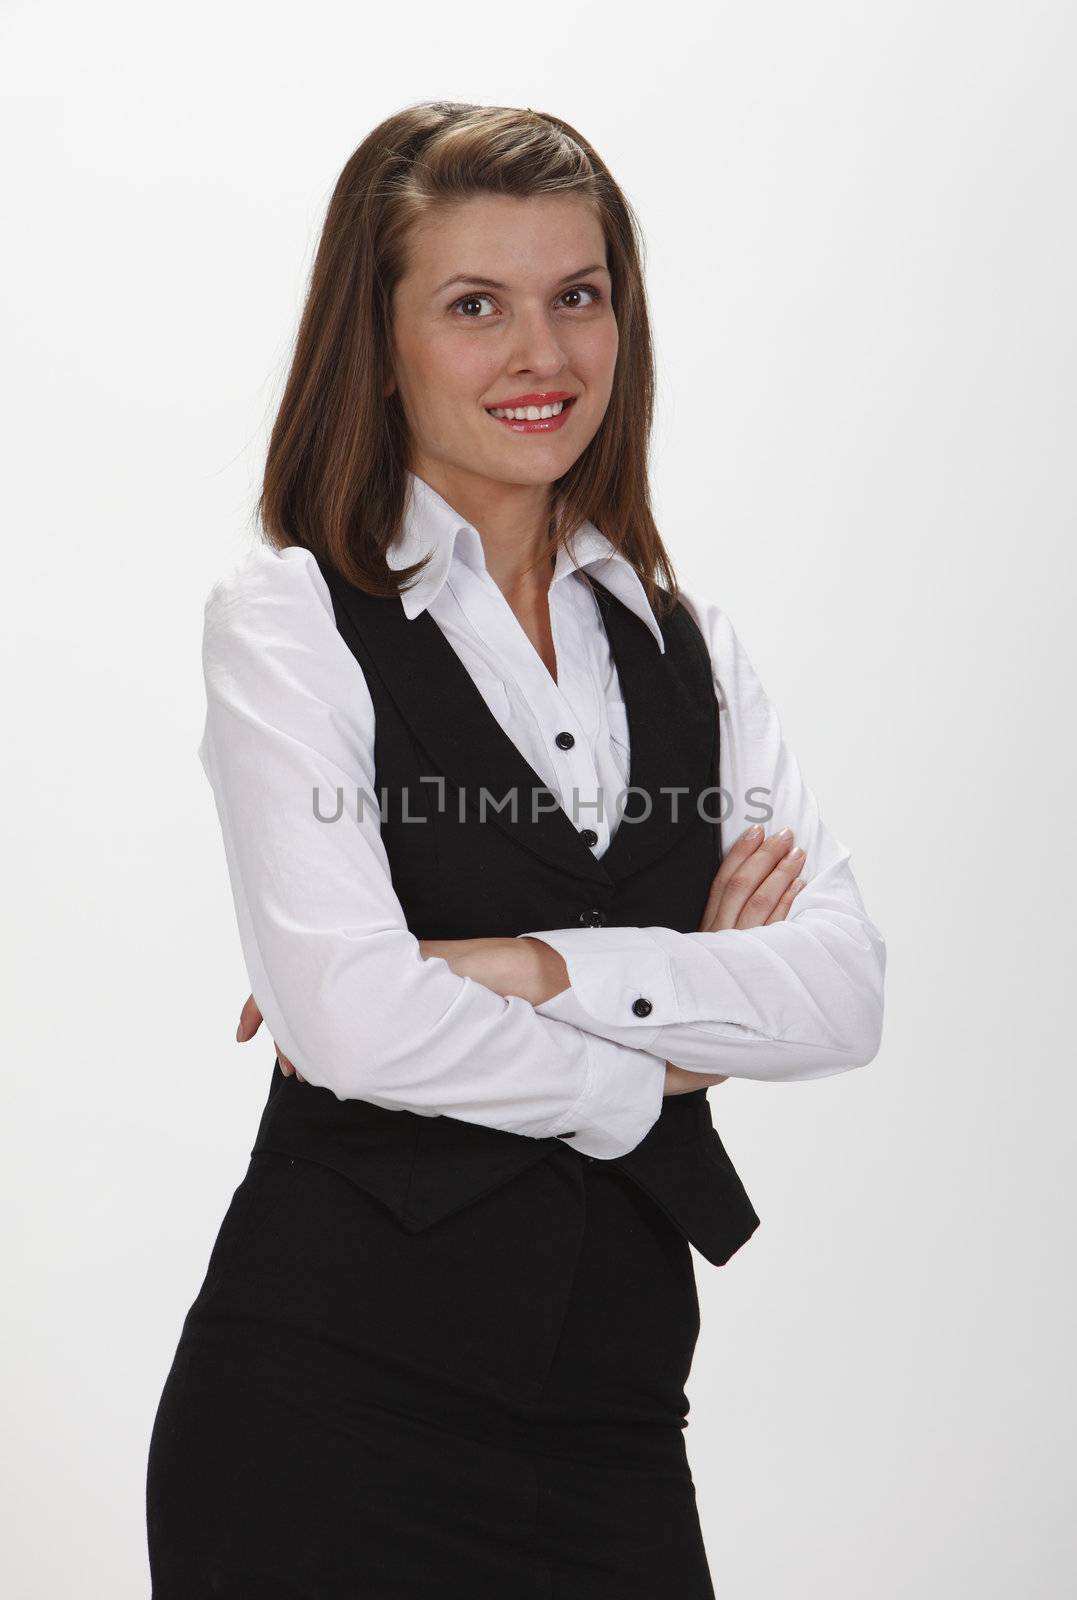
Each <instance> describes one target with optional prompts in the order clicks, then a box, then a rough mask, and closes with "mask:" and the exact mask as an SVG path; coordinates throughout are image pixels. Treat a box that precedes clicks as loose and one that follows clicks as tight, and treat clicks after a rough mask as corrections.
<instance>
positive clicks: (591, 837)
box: [580, 828, 598, 844]
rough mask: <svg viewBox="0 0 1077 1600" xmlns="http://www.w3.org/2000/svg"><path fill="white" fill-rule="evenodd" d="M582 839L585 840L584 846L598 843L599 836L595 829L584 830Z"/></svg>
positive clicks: (581, 835)
mask: <svg viewBox="0 0 1077 1600" xmlns="http://www.w3.org/2000/svg"><path fill="white" fill-rule="evenodd" d="M580 838H581V839H582V840H583V842H584V844H597V843H598V834H597V833H596V832H595V830H594V829H593V828H584V830H583V832H582V833H581V834H580Z"/></svg>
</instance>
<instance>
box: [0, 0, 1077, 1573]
mask: <svg viewBox="0 0 1077 1600" xmlns="http://www.w3.org/2000/svg"><path fill="white" fill-rule="evenodd" d="M1075 42H1077V27H1075V17H1074V12H1073V10H1072V8H1071V7H1068V6H1067V5H1065V4H1062V3H1058V4H1044V3H1037V0H1022V3H1021V4H1018V3H1016V0H1013V3H1005V4H988V5H983V4H972V3H947V0H941V3H940V0H933V3H930V4H929V3H925V0H906V3H904V4H901V5H898V4H880V5H876V6H866V5H854V4H838V3H836V0H820V3H818V4H815V5H812V6H803V5H797V4H793V3H789V0H786V3H781V4H778V3H772V4H760V5H756V6H752V7H748V8H745V7H742V6H733V5H730V4H727V3H721V4H717V5H715V6H713V7H710V8H707V9H706V10H705V11H700V10H697V9H694V8H689V7H687V6H681V7H678V6H672V7H667V8H665V9H664V10H663V11H661V12H659V13H656V12H654V11H653V10H652V9H649V8H644V7H639V8H629V9H627V10H626V9H625V8H624V7H621V6H614V5H611V4H608V3H604V4H598V5H592V6H588V7H586V8H584V9H583V10H582V11H568V12H554V13H551V12H549V11H548V10H546V11H542V10H541V9H540V10H536V9H535V8H533V7H518V8H512V7H505V6H501V7H498V8H496V10H494V11H492V12H491V11H486V12H484V11H481V10H480V11H474V10H463V11H460V10H452V9H449V8H442V7H433V6H429V5H424V4H419V5H414V6H411V7H409V8H408V9H407V11H406V12H405V11H401V10H400V9H399V8H391V7H390V8H360V7H356V6H349V5H344V4H327V3H321V4H319V3H313V4H312V3H307V4H304V5H303V6H299V5H291V6H286V5H280V4H272V3H266V0H261V3H259V4H257V5H255V4H253V3H243V4H237V3H233V4H228V3H221V0H217V3H215V4H213V5H212V6H211V5H208V4H206V3H204V0H195V3H191V0H188V3H185V4H184V5H183V6H180V5H178V4H175V3H167V4H157V5H153V6H145V5H135V4H132V3H127V4H120V3H117V0H101V3H100V4H98V5H96V6H94V7H90V8H87V7H82V6H75V5H72V4H70V3H55V4H51V5H29V4H25V3H23V4H19V3H12V0H8V3H7V4H6V6H5V7H4V8H3V11H2V14H0V55H2V58H3V67H2V68H0V71H2V74H3V80H2V81H3V87H4V94H3V98H2V105H0V115H2V117H3V123H4V126H3V140H2V146H3V164H4V205H3V209H4V215H5V217H6V219H7V221H8V224H9V239H8V245H7V249H6V250H5V252H4V255H3V258H2V266H0V272H2V283H3V296H2V299H3V307H4V311H5V314H6V315H5V321H6V330H5V336H4V349H5V357H6V359H5V366H6V383H5V384H4V390H3V406H4V411H5V416H4V425H3V440H4V444H5V447H6V451H7V468H6V471H5V474H4V499H5V512H6V522H7V527H6V538H5V542H4V548H3V562H4V577H5V580H6V581H5V583H4V585H3V606H4V617H5V627H4V630H3V644H4V654H5V671H4V692H5V708H4V722H5V727H6V732H7V737H6V739H5V741H4V743H5V749H6V754H7V756H8V759H9V766H8V769H7V781H6V784H5V798H6V801H7V815H8V819H9V820H8V824H7V827H6V839H7V846H8V849H7V865H6V872H5V878H6V883H7V893H6V895H5V900H6V904H7V907H8V909H7V914H6V916H5V918H4V928H3V934H4V940H5V947H6V948H5V950H4V953H3V970H4V973H5V976H6V977H7V978H8V980H9V990H8V993H9V999H8V1003H7V1006H6V1008H5V1022H6V1028H5V1033H6V1039H5V1044H6V1051H5V1054H6V1060H5V1063H4V1104H5V1111H6V1114H5V1116H4V1118H3V1141H4V1145H3V1177H4V1187H5V1197H4V1204H5V1212H6V1216H7V1221H8V1227H7V1230H6V1233H7V1242H8V1249H7V1267H6V1273H5V1283H6V1288H7V1311H6V1317H5V1335H6V1337H5V1359H4V1381H5V1389H6V1394H5V1407H4V1411H5V1426H4V1430H3V1431H4V1438H5V1443H4V1446H3V1452H2V1455H3V1474H4V1476H3V1482H2V1488H3V1493H4V1501H5V1506H6V1513H7V1517H6V1521H7V1532H6V1536H5V1539H4V1541H3V1552H2V1555H0V1563H2V1567H3V1570H2V1571H0V1586H2V1587H3V1590H4V1592H5V1593H6V1594H9V1595H11V1596H13V1597H14V1596H18V1597H19V1600H46V1597H47V1600H56V1597H58V1596H68V1595H70V1596H76V1595H77V1596H78V1597H79V1600H83V1597H85V1600H90V1597H98V1596H100V1597H102V1600H104V1597H106V1596H107V1600H142V1597H145V1596H147V1595H148V1593H149V1580H148V1566H147V1561H146V1555H145V1535H144V1523H143V1492H144V1478H145V1462H146V1450H147V1446H148V1440H149V1433H150V1427H151V1424H152V1419H153V1414H154V1410H155V1407H156V1404H157V1400H158V1396H159V1393H160V1389H161V1385H162V1383H163V1381H164V1377H165V1374H166V1372H167V1369H168V1366H169V1363H170V1361H171V1358H172V1354H173V1350H174V1348H175V1343H176V1340H177V1339H178V1336H179V1332H180V1326H181V1322H182V1318H183V1316H184V1314H185V1312H186V1309H187V1307H188V1305H189V1303H190V1301H191V1300H192V1299H193V1297H194V1295H195V1293H196V1292H197V1289H198V1286H199V1284H200V1282H201V1278H202V1274H203V1272H204V1268H205V1263H206V1259H207V1257H208V1253H209V1249H210V1246H211V1243H212V1240H213V1237H214V1234H215V1231H216V1228H217V1225H218V1223H219V1221H220V1218H221V1216H222V1215H223V1212H224V1209H225V1207H226V1205H227V1203H228V1199H229V1197H230V1195H231V1191H232V1189H233V1188H234V1187H235V1185H236V1183H237V1182H238V1181H239V1179H240V1177H241V1176H242V1173H243V1170H244V1168H245V1165H246V1161H247V1156H248V1152H249V1149H250V1146H251V1144H252V1143H253V1136H254V1130H255V1127H256V1125H257V1120H258V1116H259V1114H260V1111H261V1107H262V1103H263V1100H264V1095H265V1092H266V1088H267V1084H268V1079H269V1071H270V1068H271V1065H272V1044H271V1042H270V1040H269V1039H268V1038H267V1037H266V1035H265V1033H264V1031H263V1034H262V1035H260V1036H259V1037H258V1039H257V1040H256V1041H255V1042H254V1043H252V1044H248V1045H246V1046H243V1047H240V1046H238V1045H237V1044H236V1043H235V1042H234V1038H233V1035H234V1030H235V1025H236V1021H237V1018H238V1013H239V1009H240V1006H241V1004H242V1002H243V1000H244V999H245V997H246V994H247V983H246V978H245V974H244V970H243V966H242V962H241V958H240V951H239V941H238V935H237V933H236V929H235V923H234V916H233V911H232V904H231V898H230V894H229V890H228V883H227V876H226V871H225V862H224V855H223V848H222V845H221V841H220V836H219V832H218V828H217V822H216V817H215V813H214V809H213V804H212V796H211V794H210V791H209V787H208V784H207V783H206V780H205V778H204V776H203V773H202V770H201V768H200V766H199V763H198V760H197V757H196V754H195V751H196V746H197V743H198V739H199V736H200V733H201V721H202V709H203V700H202V682H201V670H200V659H199V650H200V638H201V624H202V603H203V600H204V598H205V595H206V592H207V591H208V589H209V587H210V585H211V584H212V583H213V581H214V580H215V579H216V578H217V577H218V576H219V575H220V574H221V573H222V572H224V571H225V570H226V569H227V568H228V567H230V566H231V565H232V564H233V562H234V561H235V560H236V559H237V558H238V557H239V556H240V555H241V554H242V553H243V551H244V550H245V549H246V548H247V547H248V545H249V544H250V543H251V542H252V540H253V539H254V538H255V533H254V531H253V521H252V516H251V509H252V506H253V502H254V499H255V497H256V494H257V491H258V485H259V478H260V472H261V466H262V460H263V453H264V448H265V440H266V434H267V430H268V427H269V425H270V422H271V419H272V415H273V409H274V405H275V401H276V398H277V396H278V395H279V392H280V386H281V383H282V381H283V377H284V373H285V369H286V364H287V360H288V354H289V349H290V344H291V340H292V337H293V334H294V330H295V325H296V319H297V317H298V312H299V308H300V304H301V299H302V294H303V289H304V285H305V280H306V274H307V271H308V269H309V266H310V262H311V258H312V254H313V249H314V245H315V241H316V238H317V234H318V230H319V227H320V224H321V220H322V217H323V215H324V209H325V205H326V203H327V201H328V198H329V194H330V191H331V188H332V185H333V183H334V181H335V178H336V176H337V173H338V172H339V170H340V168H341V166H342V165H343V163H344V161H345V160H346V159H347V157H348V155H349V154H350V153H351V151H352V150H353V149H354V148H355V146H356V145H357V144H358V143H359V142H360V141H361V140H362V138H363V137H365V135H366V133H367V132H368V131H369V130H370V128H371V127H373V126H374V125H375V124H376V123H377V122H379V121H380V120H381V119H382V118H383V117H384V116H386V115H388V114H389V113H390V112H392V111H394V110H397V109H399V108H400V107H401V106H404V105H407V104H410V103H413V102H415V101H418V100H423V99H433V98H444V99H456V100H469V101H477V102H497V103H506V104H514V105H520V106H523V105H530V106H533V107H535V108H537V109H540V110H546V111H550V112H553V113H555V114H557V115H560V116H563V117H565V118H567V119H568V120H569V121H570V122H572V123H574V124H575V125H576V126H577V127H579V128H580V129H581V131H583V132H584V133H585V134H586V135H587V137H588V138H590V139H591V140H592V141H593V142H594V143H595V144H596V146H597V147H598V149H599V150H600V151H601V152H602V154H603V155H604V157H605V158H606V160H607V161H608V162H609V163H610V165H611V166H612V169H613V171H614V173H615V174H616V175H617V177H618V178H619V180H620V181H621V183H622V184H623V186H624V188H625V189H626V191H627V193H628V196H629V198H630V200H631V202H632V203H633V205H634V206H635V208H636V210H637V212H638V214H639V216H640V219H641V221H642V224H643V228H644V231H645V235H646V240H647V259H646V264H647V275H648V285H649V295H650V302H651V309H652V314H653V320H654V331H655V336H656V341H657V348H658V359H659V370H660V415H659V423H658V428H657V431H656V438H655V453H654V470H653V477H654V486H655V499H656V507H657V511H658V514H659V521H660V526H661V527H662V530H663V534H664V536H665V538H666V540H667V543H668V544H669V546H670V548H671V550H672V553H673V556H674V559H675V561H676V563H677V566H678V571H679V575H680V577H681V580H682V582H683V583H684V584H685V586H686V587H688V588H694V589H696V590H698V591H699V592H701V593H702V594H703V595H705V596H706V598H708V599H712V600H715V601H717V602H718V603H719V604H720V605H722V606H723V607H724V608H725V609H726V610H727V611H728V613H729V614H730V616H731V618H732V620H733V622H734V625H735V626H736V628H737V630H738V632H739V633H740V635H741V637H742V639H743V641H744V643H745V645H746V647H747V649H748V651H749V654H750V655H751V658H752V660H753V662H754V664H755V666H756V668H757V670H758V671H759V673H760V675H761V677H762V679H763V682H764V684H765V685H766V687H767V689H768V691H769V692H770V694H771V696H772V697H773V699H774V700H775V703H776V705H777V706H778V709H779V712H780V714H781V717H782V723H783V727H784V730H785V732H786V734H787V737H788V738H789V740H790V742H791V744H792V746H793V749H794V750H795V751H796V752H797V755H798V757H799V759H800V762H801V766H802V769H803V771H804V774H805V777H806V778H807V781H808V782H809V784H810V785H811V786H812V787H813V788H814V789H815V791H816V794H817V795H818V797H819V800H820V804H821V807H822V811H823V815H824V816H825V817H826V819H827V821H828V823H829V825H830V826H831V828H832V829H833V830H834V832H835V833H836V834H837V835H838V837H839V838H840V839H842V840H843V841H844V842H845V843H847V844H848V845H849V846H850V848H851V850H852V855H853V866H854V870H855V871H856V873H857V876H858V879H859V882H860V885H861V888H862V891H863V893H864V897H865V901H866V903H867V905H868V908H869V910H870V912H871V914H872V916H873V917H874V918H875V920H876V921H877V922H878V924H879V925H880V927H881V929H882V931H883V933H884V935H885V937H886V939H887V946H888V962H889V964H888V1012H887V1026H886V1035H885V1040H884V1044H883V1048H882V1050H881V1052H880V1054H879V1056H878V1058H877V1059H876V1061H875V1062H873V1063H872V1064H871V1065H870V1066H869V1067H867V1068H865V1069H863V1070H862V1071H859V1072H854V1073H850V1074H846V1075H842V1076H840V1077H836V1078H830V1079H826V1080H821V1081H816V1082H812V1083H804V1084H792V1085H781V1086H774V1085H759V1084H754V1083H747V1082H743V1081H742V1082H739V1083H738V1082H731V1083H729V1084H726V1085H724V1086H722V1087H720V1088H717V1089H713V1090H712V1091H711V1102H712V1106H713V1108H714V1115H715V1119H716V1121H717V1122H718V1123H719V1126H720V1127H721V1129H722V1132H723V1135H724V1137H725V1139H726V1142H727V1144H728V1145H729V1148H730V1150H731V1152H732V1154H733V1157H734V1160H735V1161H736V1164H737V1166H738V1168H739V1170H740V1171H741V1173H742V1174H743V1176H744V1179H745V1182H746V1184H747V1186H748V1188H749V1191H750V1193H751V1194H752V1197H753V1199H754V1201H755V1204H756V1206H757V1209H758V1210H759V1211H760V1214H761V1216H762V1219H763V1224H762V1227H761V1228H760V1230H759V1231H758V1233H757V1234H756V1236H755V1237H754V1238H753V1240H752V1241H751V1243H750V1244H749V1246H747V1247H746V1248H745V1249H744V1250H743V1251H742V1252H741V1253H739V1254H738V1255H737V1256H736V1257H734V1259H733V1260H732V1261H731V1262H730V1264H729V1265H728V1267H726V1268H725V1269H722V1270H718V1269H714V1268H711V1267H709V1266H708V1264H707V1263H706V1262H705V1261H703V1260H702V1259H701V1258H699V1257H697V1258H696V1265H697V1271H698V1276H699V1282H700V1294H701V1300H702V1309H703V1332H702V1335H701V1338H700V1343H699V1347H698V1353H697V1357H696V1364H695V1368H694V1370H693V1375H692V1380H691V1385H690V1390H689V1394H690V1399H691V1402H692V1411H691V1416H690V1427H689V1432H688V1446H689V1452H690V1456H691V1459H692V1463H693V1468H694V1472H695V1477H696V1483H697V1491H698V1495H699V1501H700V1507H701V1513H702V1518H703V1523H704V1530H705V1534H706V1538H707V1545H708V1550H709V1553H710V1559H711V1565H712V1569H713V1572H714V1577H715V1582H716V1585H717V1587H718V1590H719V1592H720V1593H721V1595H722V1596H723V1600H788V1597H789V1596H791V1595H793V1594H796V1595H797V1596H798V1597H801V1600H823V1597H825V1600H861V1597H862V1596H864V1595H866V1594H870V1595H872V1596H873V1600H907V1597H908V1596H910V1595H915V1596H917V1597H918V1600H953V1597H955V1596H972V1595H975V1596H976V1597H977V1600H995V1597H998V1600H1003V1597H1005V1600H1010V1597H1012V1596H1014V1595H1020V1596H1021V1597H1022V1600H1039V1597H1044V1600H1047V1597H1050V1600H1056V1597H1057V1600H1061V1597H1063V1596H1068V1595H1070V1594H1072V1593H1073V1592H1074V1590H1075V1587H1077V1554H1075V1550H1074V1521H1073V1517H1072V1507H1071V1497H1072V1487H1073V1476H1072V1474H1073V1460H1072V1443H1073V1436H1074V1393H1073V1381H1072V1378H1071V1366H1070V1361H1069V1359H1068V1357H1069V1352H1070V1351H1071V1350H1072V1348H1073V1347H1074V1342H1075V1333H1077V1330H1075V1327H1074V1304H1073V1261H1074V1257H1075V1240H1074V1228H1073V1212H1074V1185H1073V1181H1072V1177H1071V1172H1072V1158H1071V1146H1072V1142H1073V1128H1074V1124H1075V1118H1077V1105H1075V1097H1074V1090H1073V1075H1074V1066H1075V1052H1074V1048H1073V1026H1072V1023H1071V1020H1070V1018H1069V1000H1070V997H1071V994H1072V988H1073V986H1072V980H1071V973H1072V970H1073V963H1074V954H1075V952H1074V941H1073V934H1072V929H1073V920H1074V919H1073V913H1072V910H1071V904H1072V880H1071V879H1070V877H1069V873H1070V872H1071V871H1072V870H1073V867H1074V851H1073V843H1072V840H1073V831H1074V819H1073V817H1072V815H1071V814H1070V812H1069V804H1068V802H1069V800H1070V798H1071V797H1072V796H1073V794H1074V789H1075V786H1074V758H1073V738H1072V736H1073V728H1074V715H1073V702H1072V698H1071V689H1070V686H1071V685H1072V682H1073V680H1074V661H1073V649H1072V638H1071V624H1072V619H1073V610H1074V586H1073V543H1074V535H1075V531H1077V529H1075V502H1077V494H1075V484H1074V451H1073V435H1074V409H1075V408H1074V398H1075V387H1077V380H1075V376H1074V374H1075V371H1077V360H1075V358H1077V349H1075V343H1077V341H1075V317H1074V295H1073V285H1074V280H1075V270H1077V248H1075V245H1077V240H1075V222H1074V208H1073V205H1072V201H1071V198H1070V197H1071V194H1072V188H1073V171H1072V169H1073V150H1074V134H1075V128H1074V118H1073V109H1072V108H1073V97H1072V93H1071V92H1070V91H1071V86H1072V80H1073V73H1074V65H1075V60H1074V56H1075V49H1074V47H1075Z"/></svg>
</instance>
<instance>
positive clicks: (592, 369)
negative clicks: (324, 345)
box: [390, 195, 617, 487]
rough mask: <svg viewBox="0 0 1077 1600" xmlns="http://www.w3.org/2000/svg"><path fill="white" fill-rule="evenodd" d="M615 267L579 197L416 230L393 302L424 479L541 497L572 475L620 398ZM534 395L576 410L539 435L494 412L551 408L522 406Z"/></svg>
mask: <svg viewBox="0 0 1077 1600" xmlns="http://www.w3.org/2000/svg"><path fill="white" fill-rule="evenodd" d="M605 263H606V245H605V240H604V238H603V235H602V228H601V224H600V223H599V221H598V218H597V216H596V215H595V212H594V210H593V209H592V207H591V206H590V205H589V204H588V203H587V202H586V201H585V200H582V199H580V198H578V197H575V196H567V195H550V196H546V195H543V196H535V197H530V198H527V199H517V198H511V197H508V196H502V195H483V196H480V197H476V198H475V199H472V200H466V201H461V202H460V204H458V205H456V206H453V207H452V208H451V209H450V210H448V211H447V212H444V213H442V214H440V215H439V216H438V218H437V220H436V221H431V222H429V223H424V224H422V225H421V226H420V227H419V228H417V229H416V230H415V231H414V232H413V234H412V237H411V240H410V248H409V259H408V267H407V271H406V273H405V275H404V277H403V278H402V279H401V281H400V282H399V284H398V285H397V288H396V293H395V295H394V298H393V330H392V359H393V375H394V380H395V387H397V388H398V389H399V391H400V398H401V401H402V403H403V406H404V411H405V414H406V416H407V419H408V425H409V430H410V437H411V451H410V461H409V465H410V466H411V467H412V469H413V470H414V471H415V472H416V473H418V475H419V476H420V477H423V478H427V479H433V480H434V481H442V482H444V481H445V480H446V479H447V478H449V477H451V478H454V479H458V478H459V476H460V475H474V476H477V477H478V478H481V479H485V480H488V481H492V482H495V483H498V484H503V485H505V484H515V485H520V486H525V485H527V486H532V487H535V486H538V485H548V484H551V483H552V482H553V481H554V480H555V479H557V478H560V477H561V476H562V475H563V474H564V473H565V472H567V471H568V469H569V468H570V467H571V466H572V464H573V462H574V461H576V460H577V458H578V457H579V456H580V455H581V454H582V452H583V451H584V450H585V449H586V447H587V445H588V444H589V443H590V442H591V440H592V439H593V438H594V435H595V433H596V432H597V431H598V427H599V424H600V423H601V421H602V418H603V416H604V415H605V412H606V407H607V405H608V404H609V398H610V392H611V390H612V387H613V373H614V367H615V364H616V361H617V321H616V318H615V317H614V314H613V307H612V305H611V301H610V294H611V287H612V285H611V280H610V275H609V272H608V271H607V270H606V265H605ZM391 388H392V386H390V392H391ZM531 395H536V396H554V397H558V396H561V395H568V396H571V398H572V403H571V404H570V405H567V406H566V407H565V408H564V409H563V411H562V412H561V417H560V420H558V419H557V418H552V419H551V420H550V421H545V422H541V421H540V423H539V425H538V426H536V425H535V423H534V422H531V423H530V424H528V423H527V422H521V421H518V420H516V421H511V422H510V421H500V420H498V419H497V418H495V417H493V416H491V414H490V412H491V408H492V407H495V406H498V405H499V404H504V403H509V402H514V403H515V406H524V405H527V404H535V405H538V406H539V407H540V408H541V406H542V405H543V404H549V403H550V401H549V400H546V401H543V400H541V399H538V400H535V401H533V402H532V401H528V400H526V399H524V400H521V399H519V398H518V397H519V396H531Z"/></svg>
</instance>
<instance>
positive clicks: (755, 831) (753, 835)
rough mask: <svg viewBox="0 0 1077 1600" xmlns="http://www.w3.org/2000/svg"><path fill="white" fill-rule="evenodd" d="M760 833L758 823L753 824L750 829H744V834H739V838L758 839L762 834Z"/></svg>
mask: <svg viewBox="0 0 1077 1600" xmlns="http://www.w3.org/2000/svg"><path fill="white" fill-rule="evenodd" d="M762 831H763V830H762V828H761V827H760V826H759V823H758V822H753V823H752V826H751V827H750V828H745V830H744V832H743V833H742V834H741V838H742V839H758V838H759V835H760V834H761V833H762Z"/></svg>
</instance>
